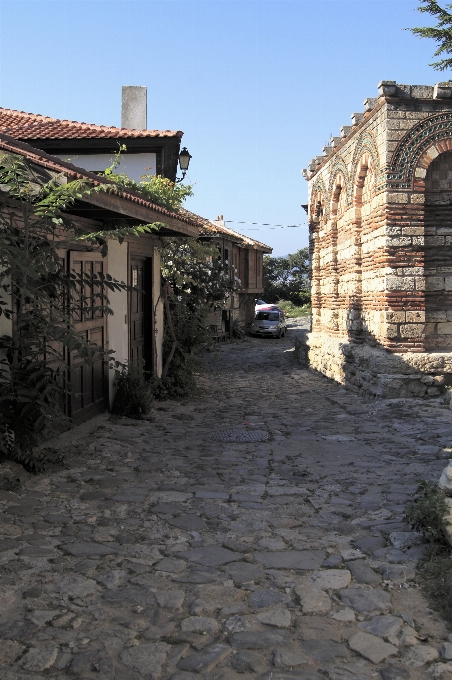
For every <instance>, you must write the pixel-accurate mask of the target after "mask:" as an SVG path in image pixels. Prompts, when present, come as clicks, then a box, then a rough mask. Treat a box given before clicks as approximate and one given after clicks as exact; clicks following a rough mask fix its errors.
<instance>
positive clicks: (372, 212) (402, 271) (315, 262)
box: [303, 81, 452, 397]
mask: <svg viewBox="0 0 452 680" xmlns="http://www.w3.org/2000/svg"><path fill="white" fill-rule="evenodd" d="M364 107H365V112H364V113H355V114H353V115H352V125H351V126H345V127H343V128H341V136H340V137H339V136H338V137H332V139H331V140H330V143H329V146H327V147H325V148H324V149H323V155H322V156H317V157H316V158H314V159H313V160H312V161H311V162H310V164H309V167H308V169H307V170H305V171H303V174H304V175H305V177H306V179H307V180H308V182H309V206H308V212H309V225H310V248H311V256H312V328H311V332H310V333H308V334H307V340H306V343H307V347H306V351H307V356H308V360H309V364H310V366H311V367H312V368H315V369H317V370H319V371H321V372H322V373H324V374H325V375H327V376H329V377H331V378H334V379H335V380H337V381H339V382H341V383H343V384H345V385H347V386H354V387H356V388H360V389H361V390H363V391H364V392H366V393H368V394H371V395H375V396H384V397H408V396H413V395H414V396H422V397H429V396H430V397H434V396H438V395H439V394H440V393H441V392H442V391H444V385H446V384H450V383H451V381H452V247H451V246H452V83H438V84H437V85H435V86H434V87H430V86H424V85H399V84H397V83H396V82H395V81H382V82H381V83H380V84H379V86H378V97H376V98H372V99H366V100H365V101H364Z"/></svg>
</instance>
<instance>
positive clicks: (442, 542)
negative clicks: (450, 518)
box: [405, 480, 452, 623]
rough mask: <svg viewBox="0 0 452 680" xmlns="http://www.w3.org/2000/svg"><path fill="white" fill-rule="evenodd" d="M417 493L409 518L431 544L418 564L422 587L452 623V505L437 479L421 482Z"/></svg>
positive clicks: (411, 504) (407, 517)
mask: <svg viewBox="0 0 452 680" xmlns="http://www.w3.org/2000/svg"><path fill="white" fill-rule="evenodd" d="M416 495H417V498H415V500H414V501H413V502H412V503H410V504H409V505H408V506H407V509H406V512H405V519H406V521H407V523H408V524H409V525H410V526H411V528H412V529H415V530H416V531H420V532H421V533H422V534H423V536H424V539H425V541H426V543H428V544H429V547H428V549H426V551H425V554H424V556H423V557H422V559H421V560H420V562H419V564H418V571H419V574H420V581H421V584H422V590H423V591H424V593H425V595H426V597H427V599H428V600H429V602H430V604H431V606H432V607H434V609H436V610H437V611H439V612H441V614H442V616H444V618H445V619H447V620H448V621H449V622H450V623H452V606H451V599H452V598H451V597H450V595H452V582H451V581H452V554H451V547H450V545H449V543H448V542H447V540H446V534H445V531H444V516H445V515H446V513H448V512H449V506H448V505H447V502H446V497H445V495H444V493H443V492H442V491H441V489H439V488H438V486H437V485H436V484H435V482H427V481H425V480H423V481H421V482H420V484H419V486H418V488H417V491H416Z"/></svg>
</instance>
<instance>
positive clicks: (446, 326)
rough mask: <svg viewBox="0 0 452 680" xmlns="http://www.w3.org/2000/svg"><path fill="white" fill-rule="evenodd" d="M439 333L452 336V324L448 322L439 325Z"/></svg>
mask: <svg viewBox="0 0 452 680" xmlns="http://www.w3.org/2000/svg"><path fill="white" fill-rule="evenodd" d="M438 333H440V334H441V335H451V334H452V322H450V321H448V322H446V323H439V324H438Z"/></svg>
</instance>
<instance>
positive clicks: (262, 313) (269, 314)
mask: <svg viewBox="0 0 452 680" xmlns="http://www.w3.org/2000/svg"><path fill="white" fill-rule="evenodd" d="M286 332H287V323H286V317H285V316H284V312H282V311H281V310H280V309H277V308H266V309H259V310H258V311H257V312H256V315H255V317H254V321H253V323H252V324H251V328H250V333H251V335H263V336H272V337H274V338H283V337H284V336H285V334H286Z"/></svg>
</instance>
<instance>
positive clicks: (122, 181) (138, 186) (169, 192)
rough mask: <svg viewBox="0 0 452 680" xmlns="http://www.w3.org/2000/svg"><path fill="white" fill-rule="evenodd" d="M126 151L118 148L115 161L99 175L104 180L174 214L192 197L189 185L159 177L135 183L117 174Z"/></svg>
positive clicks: (150, 176) (142, 178) (144, 176)
mask: <svg viewBox="0 0 452 680" xmlns="http://www.w3.org/2000/svg"><path fill="white" fill-rule="evenodd" d="M126 150H127V149H126V146H125V145H124V144H122V145H121V146H120V147H119V151H118V153H117V154H115V160H114V162H113V164H112V165H111V167H109V168H107V169H106V170H105V172H103V173H101V174H102V175H103V176H104V177H105V178H106V179H109V180H111V181H113V182H115V184H117V185H119V186H121V187H123V188H124V189H127V191H132V192H133V193H137V194H140V195H141V196H143V197H144V198H146V199H147V200H149V201H151V202H152V203H155V204H156V205H160V206H161V207H163V208H167V210H172V211H174V212H178V211H179V210H180V208H181V207H182V204H183V202H184V201H185V199H187V198H188V197H189V196H193V187H192V186H191V185H189V184H180V183H175V182H172V181H171V180H170V179H167V178H166V177H162V176H161V175H143V176H142V177H141V182H135V181H134V180H132V179H130V178H129V177H128V176H127V175H126V174H124V173H117V172H116V168H117V167H118V165H119V163H120V162H121V153H122V152H123V151H126Z"/></svg>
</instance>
